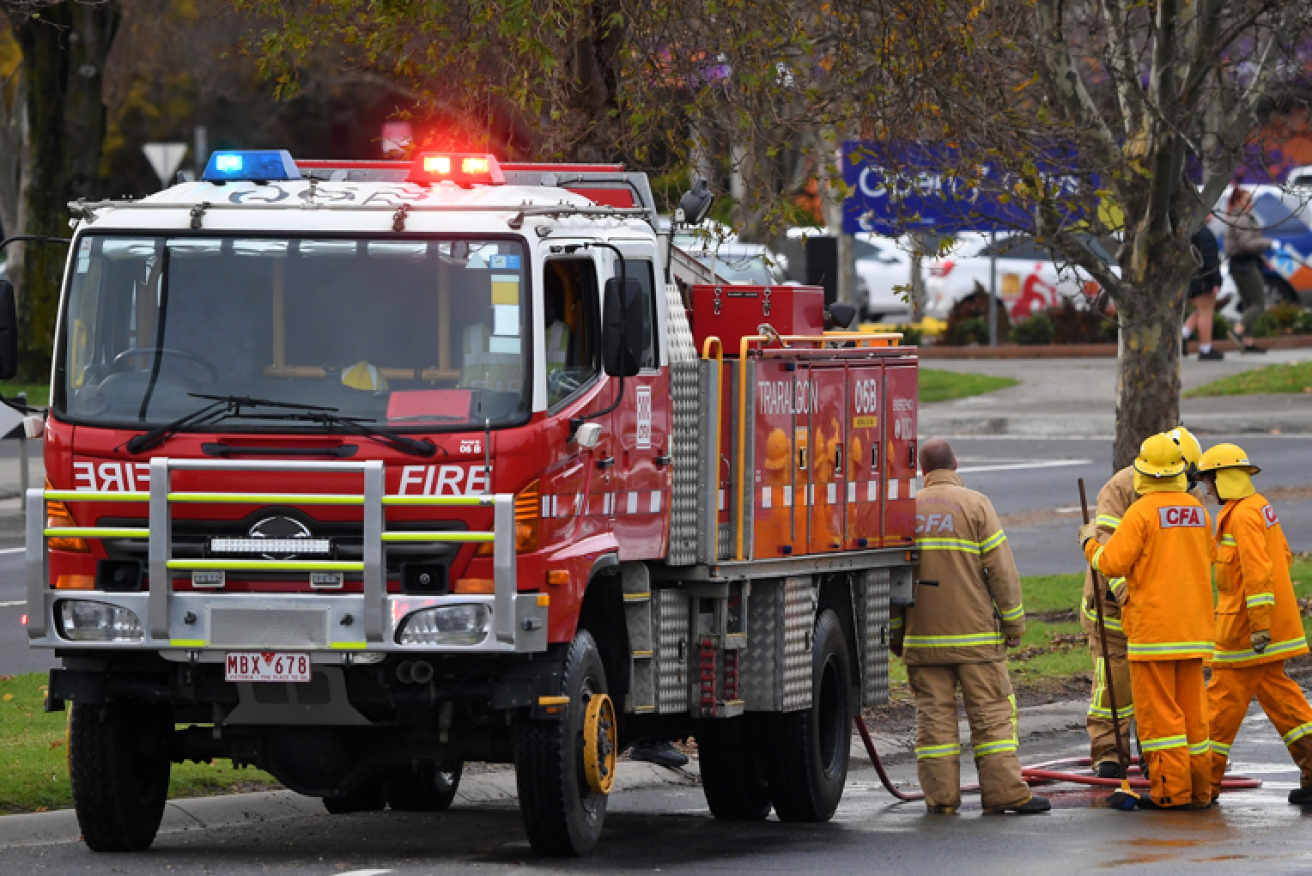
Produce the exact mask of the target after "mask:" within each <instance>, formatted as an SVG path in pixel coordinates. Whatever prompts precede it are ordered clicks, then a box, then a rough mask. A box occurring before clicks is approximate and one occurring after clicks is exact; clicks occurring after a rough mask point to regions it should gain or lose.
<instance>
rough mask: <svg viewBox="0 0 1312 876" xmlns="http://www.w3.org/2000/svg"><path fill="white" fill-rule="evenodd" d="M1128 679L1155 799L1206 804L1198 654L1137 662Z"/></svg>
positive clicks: (1207, 760)
mask: <svg viewBox="0 0 1312 876" xmlns="http://www.w3.org/2000/svg"><path fill="white" fill-rule="evenodd" d="M1130 682H1131V684H1132V685H1133V686H1134V702H1135V719H1136V720H1137V721H1138V724H1139V750H1140V751H1142V752H1143V755H1144V757H1146V758H1147V759H1148V766H1149V772H1150V773H1151V775H1152V798H1153V802H1154V803H1157V804H1158V805H1160V806H1187V805H1189V804H1191V803H1192V804H1194V805H1196V806H1207V805H1208V804H1209V803H1211V802H1212V769H1211V767H1212V762H1211V746H1210V745H1209V743H1208V735H1207V692H1206V690H1205V688H1204V686H1203V660H1202V658H1201V657H1195V658H1193V659H1190V660H1158V661H1143V662H1140V661H1135V662H1133V663H1131V664H1130Z"/></svg>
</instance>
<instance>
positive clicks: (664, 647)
mask: <svg viewBox="0 0 1312 876" xmlns="http://www.w3.org/2000/svg"><path fill="white" fill-rule="evenodd" d="M652 599H653V600H655V602H656V611H655V612H654V615H655V617H656V624H657V629H656V636H655V638H656V671H657V682H656V683H657V692H656V710H657V711H658V712H663V713H665V712H686V711H688V597H687V595H686V594H684V593H682V592H680V591H677V590H657V591H654V592H653V593H652Z"/></svg>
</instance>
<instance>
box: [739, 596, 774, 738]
mask: <svg viewBox="0 0 1312 876" xmlns="http://www.w3.org/2000/svg"><path fill="white" fill-rule="evenodd" d="M782 644H783V581H782V580H781V579H778V578H776V579H773V580H757V581H753V582H752V598H751V599H749V600H748V601H747V647H746V648H744V649H743V650H742V651H741V652H740V654H739V658H738V686H739V695H740V696H741V697H742V699H743V702H744V703H745V704H746V706H747V711H749V712H777V711H779V709H780V708H781V707H782V705H783V703H782V692H781V689H780V684H779V679H780V669H779V654H780V647H781V645H782Z"/></svg>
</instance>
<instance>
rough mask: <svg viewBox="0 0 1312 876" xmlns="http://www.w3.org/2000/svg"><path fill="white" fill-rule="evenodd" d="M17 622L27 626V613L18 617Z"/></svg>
mask: <svg viewBox="0 0 1312 876" xmlns="http://www.w3.org/2000/svg"><path fill="white" fill-rule="evenodd" d="M18 622H19V623H20V624H22V625H23V626H27V615H23V616H22V617H21V618H19V619H18Z"/></svg>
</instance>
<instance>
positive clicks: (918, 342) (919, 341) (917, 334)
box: [893, 325, 988, 347]
mask: <svg viewBox="0 0 1312 876" xmlns="http://www.w3.org/2000/svg"><path fill="white" fill-rule="evenodd" d="M984 330H985V333H986V334H987V332H988V327H987V326H985V329H984ZM893 331H895V332H901V333H902V343H903V344H904V345H906V346H908V347H919V346H922V345H923V344H924V342H925V336H924V335H923V334H922V333H921V331H920V329H918V328H916V327H915V326H913V325H898V326H894V327H893ZM985 340H987V338H986V339H985Z"/></svg>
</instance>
